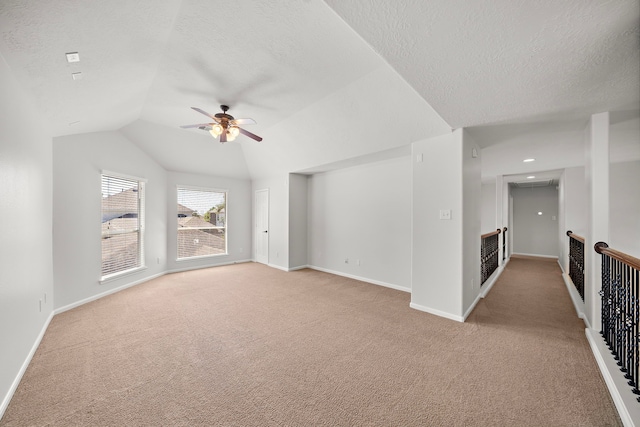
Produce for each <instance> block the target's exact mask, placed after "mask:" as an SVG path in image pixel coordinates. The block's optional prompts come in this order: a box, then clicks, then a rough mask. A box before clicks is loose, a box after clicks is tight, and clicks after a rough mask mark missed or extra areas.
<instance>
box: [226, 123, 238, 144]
mask: <svg viewBox="0 0 640 427" xmlns="http://www.w3.org/2000/svg"><path fill="white" fill-rule="evenodd" d="M238 135H240V129H238V127H237V126H231V127H230V128H229V129H228V130H227V141H233V140H234V139H236V137H237V136H238Z"/></svg>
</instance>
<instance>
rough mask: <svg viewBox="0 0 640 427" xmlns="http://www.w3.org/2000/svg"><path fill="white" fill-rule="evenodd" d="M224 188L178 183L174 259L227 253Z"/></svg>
mask: <svg viewBox="0 0 640 427" xmlns="http://www.w3.org/2000/svg"><path fill="white" fill-rule="evenodd" d="M226 208H227V192H226V191H218V190H203V189H193V188H185V187H178V218H177V220H178V224H177V234H178V236H177V237H178V254H177V256H178V259H185V258H194V257H202V256H211V255H221V254H226V253H227V216H226V215H227V209H226Z"/></svg>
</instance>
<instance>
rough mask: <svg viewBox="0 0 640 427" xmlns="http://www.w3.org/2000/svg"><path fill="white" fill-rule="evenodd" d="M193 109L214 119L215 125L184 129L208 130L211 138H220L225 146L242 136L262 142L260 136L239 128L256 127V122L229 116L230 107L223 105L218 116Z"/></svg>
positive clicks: (205, 124) (196, 125)
mask: <svg viewBox="0 0 640 427" xmlns="http://www.w3.org/2000/svg"><path fill="white" fill-rule="evenodd" d="M191 108H192V109H194V110H196V111H197V112H198V113H201V114H204V115H205V116H207V117H210V118H212V119H213V123H198V124H195V125H184V126H180V127H181V128H183V129H189V128H198V129H202V130H208V131H209V133H210V134H211V136H213V137H214V138H218V137H220V142H221V143H223V144H224V143H225V142H227V141H233V140H234V139H236V137H237V136H238V135H240V134H243V135H245V136H248V137H249V138H251V139H255V140H256V141H258V142H260V141H262V138H261V137H259V136H258V135H256V134H253V133H251V132H249V131H247V130H244V129H242V128H241V127H240V126H238V125H255V124H256V121H255V120H253V119H234V118H233V116H231V115H229V114H227V110H229V106H228V105H221V106H220V109H221V110H222V113H217V114H216V115H212V114H209V113H207V112H206V111H204V110H201V109H200V108H197V107H191Z"/></svg>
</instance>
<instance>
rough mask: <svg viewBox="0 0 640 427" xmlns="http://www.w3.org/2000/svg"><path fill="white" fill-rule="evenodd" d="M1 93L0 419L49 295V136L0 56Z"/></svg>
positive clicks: (37, 333) (50, 302)
mask: <svg viewBox="0 0 640 427" xmlns="http://www.w3.org/2000/svg"><path fill="white" fill-rule="evenodd" d="M0 94H1V95H0V121H1V124H0V236H1V237H0V418H1V417H2V414H3V412H4V410H5V409H6V405H7V404H8V403H9V401H8V398H9V395H10V394H11V393H12V392H13V390H14V388H15V387H16V386H17V383H16V382H15V381H16V380H17V379H19V377H20V376H21V374H22V372H23V371H22V369H23V368H26V366H23V364H24V362H25V360H27V358H28V356H29V354H30V352H31V350H32V349H33V350H35V348H33V346H34V343H35V342H37V341H38V337H39V336H40V332H41V331H42V330H43V327H44V326H45V325H46V323H47V319H48V318H49V316H50V315H51V313H52V310H53V301H54V295H53V266H52V252H51V251H52V244H51V235H52V219H51V199H52V187H51V177H52V171H51V137H50V136H49V134H48V132H47V130H46V129H44V128H43V127H42V126H41V125H40V123H41V121H40V120H39V119H38V117H40V114H41V112H40V111H38V109H37V108H35V106H34V104H33V103H32V98H31V96H30V95H29V94H28V93H27V92H25V91H23V90H22V89H21V88H20V86H19V84H18V82H17V81H16V80H15V79H14V77H13V76H12V75H11V70H10V69H9V67H8V66H7V64H6V62H5V60H4V58H3V57H2V56H0ZM45 294H46V301H45ZM41 300H42V311H41V310H40V301H41Z"/></svg>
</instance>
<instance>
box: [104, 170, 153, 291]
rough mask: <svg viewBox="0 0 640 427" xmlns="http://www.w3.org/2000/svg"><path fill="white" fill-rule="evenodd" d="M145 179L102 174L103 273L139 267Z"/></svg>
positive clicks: (141, 259)
mask: <svg viewBox="0 0 640 427" xmlns="http://www.w3.org/2000/svg"><path fill="white" fill-rule="evenodd" d="M143 231H144V182H142V181H137V180H135V179H130V178H123V177H119V176H113V175H107V174H103V175H102V273H101V275H102V277H101V279H105V278H107V277H110V276H112V275H116V274H120V273H124V272H127V271H129V270H132V269H136V268H139V267H142V266H143V265H144V263H143V259H144V258H143V256H142V254H143V249H144V248H143V242H144V239H143Z"/></svg>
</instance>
